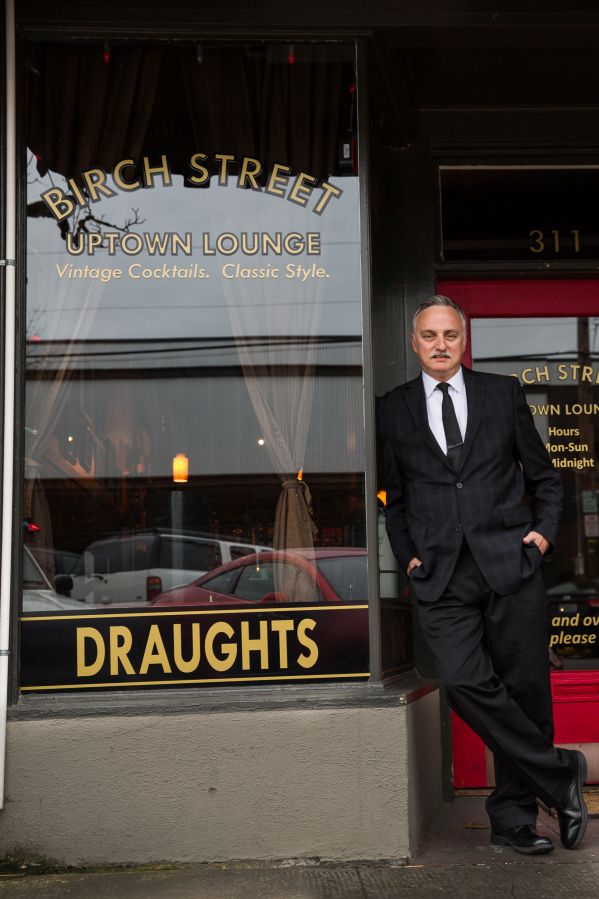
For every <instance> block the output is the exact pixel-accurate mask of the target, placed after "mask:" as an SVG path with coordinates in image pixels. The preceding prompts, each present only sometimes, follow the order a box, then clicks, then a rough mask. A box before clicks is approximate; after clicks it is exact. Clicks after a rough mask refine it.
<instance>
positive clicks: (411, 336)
mask: <svg viewBox="0 0 599 899" xmlns="http://www.w3.org/2000/svg"><path fill="white" fill-rule="evenodd" d="M410 339H411V341H412V349H413V350H414V352H415V353H417V352H418V350H417V349H416V342H415V340H414V332H413V331H412V333H411V334H410Z"/></svg>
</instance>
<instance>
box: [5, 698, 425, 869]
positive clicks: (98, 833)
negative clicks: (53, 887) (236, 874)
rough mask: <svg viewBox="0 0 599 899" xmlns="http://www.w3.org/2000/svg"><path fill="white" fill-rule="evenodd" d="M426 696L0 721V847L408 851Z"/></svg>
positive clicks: (237, 855) (189, 855) (280, 854)
mask: <svg viewBox="0 0 599 899" xmlns="http://www.w3.org/2000/svg"><path fill="white" fill-rule="evenodd" d="M436 695H437V694H436V693H435V694H429V697H433V698H429V697H423V699H420V700H419V701H418V702H416V703H413V704H412V705H409V706H407V707H406V706H395V707H392V708H389V707H387V708H358V709H324V710H322V709H319V710H306V711H296V710H294V711H283V710H279V711H253V712H240V713H237V712H229V713H223V714H211V715H202V714H191V715H173V716H168V717H160V716H148V717H133V718H124V717H114V718H113V717H99V718H77V719H54V720H46V721H11V722H9V727H8V747H7V781H6V788H7V789H6V792H7V798H6V805H5V809H4V811H2V812H0V853H2V854H3V853H4V852H6V851H11V850H15V849H21V850H25V851H26V852H29V853H36V854H40V855H43V856H46V857H52V858H56V859H59V860H61V861H64V862H68V863H71V864H81V863H88V864H91V863H113V864H116V863H121V864H125V863H137V864H143V863H149V862H159V861H181V862H183V861H215V860H221V859H222V860H224V859H244V858H255V859H274V858H287V857H293V858H297V857H302V856H303V857H310V856H319V857H321V858H326V859H337V860H342V859H345V860H349V859H357V858H361V859H381V858H394V859H399V858H402V857H405V856H408V855H409V854H410V842H411V841H410V832H411V831H410V826H409V821H408V808H411V809H412V814H413V815H416V816H417V817H418V820H419V821H420V820H421V819H422V816H421V815H420V812H419V811H418V800H417V796H416V793H414V795H413V796H412V795H411V793H410V785H409V782H408V770H409V767H410V765H411V767H412V769H413V770H414V771H415V773H416V777H417V782H418V784H420V782H422V781H423V779H424V781H426V776H425V772H424V770H423V763H422V762H421V763H419V764H418V765H416V763H415V762H412V763H410V762H409V757H410V752H411V750H409V749H408V746H409V743H410V741H409V739H408V733H407V723H408V722H410V727H412V728H413V729H414V734H417V735H418V737H417V740H418V742H420V740H421V739H426V742H427V743H429V742H430V736H431V735H430V734H428V733H425V731H426V730H427V728H429V729H430V723H431V722H430V719H431V714H430V708H431V705H432V704H434V701H435V700H434V696H436ZM420 710H422V712H423V713H424V714H420ZM437 718H438V716H437ZM433 738H434V739H435V738H436V737H434V734H433ZM412 742H413V741H412ZM415 783H416V782H415ZM418 789H419V790H420V791H421V787H419V788H418ZM417 791H418V790H417ZM419 828H420V829H421V825H420V824H419V825H418V827H417V828H416V831H414V829H413V828H412V832H413V833H415V832H420V830H419ZM412 841H413V840H412Z"/></svg>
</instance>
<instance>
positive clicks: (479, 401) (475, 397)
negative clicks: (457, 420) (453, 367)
mask: <svg viewBox="0 0 599 899" xmlns="http://www.w3.org/2000/svg"><path fill="white" fill-rule="evenodd" d="M462 371H463V373H464V384H465V385H466V401H467V403H468V424H467V426H466V439H465V440H464V448H463V450H462V456H461V458H460V467H459V469H458V472H459V471H461V470H462V468H463V467H464V463H465V462H466V459H467V458H468V455H469V453H470V450H471V449H472V444H473V443H474V438H475V437H476V432H477V431H478V426H479V425H480V420H481V417H482V414H483V406H484V404H485V383H484V380H483V379H482V378H478V377H477V376H476V373H475V372H473V371H471V370H470V369H469V368H462Z"/></svg>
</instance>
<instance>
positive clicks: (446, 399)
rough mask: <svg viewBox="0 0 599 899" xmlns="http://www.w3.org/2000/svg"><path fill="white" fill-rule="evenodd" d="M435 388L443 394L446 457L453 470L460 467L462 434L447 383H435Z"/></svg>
mask: <svg viewBox="0 0 599 899" xmlns="http://www.w3.org/2000/svg"><path fill="white" fill-rule="evenodd" d="M436 389H437V390H440V391H441V393H442V394H443V406H442V415H443V429H444V431H445V439H446V441H447V458H448V459H449V461H450V462H451V465H452V467H453V470H454V471H457V470H458V468H459V467H460V458H461V456H462V445H463V443H464V441H463V440H462V434H461V431H460V426H459V424H458V419H457V416H456V414H455V408H454V405H453V400H452V398H451V397H450V395H449V384H437V387H436Z"/></svg>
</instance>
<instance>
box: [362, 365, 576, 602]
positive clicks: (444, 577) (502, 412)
mask: <svg viewBox="0 0 599 899" xmlns="http://www.w3.org/2000/svg"><path fill="white" fill-rule="evenodd" d="M463 373H464V382H465V385H466V398H467V402H468V425H467V429H466V437H465V440H464V445H463V447H462V456H461V459H460V467H459V470H458V472H457V473H456V472H455V471H454V470H453V468H452V466H451V464H450V463H449V461H448V459H447V456H446V455H445V453H444V452H443V451H442V449H441V447H440V446H439V444H438V443H437V441H436V440H435V438H434V437H433V434H432V431H431V429H430V428H429V424H428V415H427V410H426V398H425V394H424V385H423V382H422V378H421V377H418V378H415V380H413V381H409V382H408V383H407V384H402V385H401V386H400V387H396V388H395V389H394V390H392V391H390V392H389V393H387V394H386V395H385V396H384V397H383V398H382V400H381V403H380V413H379V420H380V429H381V434H382V438H383V441H384V449H385V471H386V482H387V483H386V487H387V532H388V534H389V540H390V541H391V547H392V549H393V552H394V554H395V556H396V558H397V560H398V562H399V564H400V565H401V566H402V568H403V569H404V571H405V570H406V569H407V567H408V564H409V562H410V560H411V559H413V558H414V557H415V556H416V557H417V558H418V559H420V561H421V562H422V565H420V567H418V568H414V569H412V572H411V573H410V581H411V582H412V587H413V590H414V593H415V594H416V596H417V598H418V599H420V600H421V601H423V602H434V601H435V600H437V599H438V598H439V597H440V596H441V594H442V593H443V590H444V589H445V587H446V586H447V583H448V581H449V578H450V577H451V575H452V572H453V569H454V567H455V563H456V561H457V558H458V554H459V552H460V548H461V545H462V540H463V538H466V540H467V541H468V545H469V547H470V549H471V551H472V555H473V556H474V558H475V560H476V562H477V564H478V566H479V568H480V570H481V572H482V574H483V576H484V578H485V579H486V581H487V583H488V584H489V586H490V587H491V588H492V589H493V590H495V592H497V593H500V594H503V595H507V594H509V593H514V592H516V591H517V590H519V589H520V587H521V586H522V585H523V583H524V582H525V581H526V580H528V579H529V578H530V577H532V575H533V574H534V573H535V571H536V570H537V569H538V567H539V566H540V563H541V559H542V555H541V551H540V550H539V549H538V547H537V546H536V545H535V544H531V545H530V546H529V547H527V546H526V545H525V544H524V543H523V542H522V538H523V537H525V536H526V534H527V533H528V531H530V530H533V529H534V530H536V531H538V533H539V534H541V535H542V536H543V537H545V538H546V539H547V540H548V541H549V543H550V544H553V543H554V542H555V538H556V536H557V530H558V526H559V517H560V514H561V508H562V486H561V480H560V477H559V474H558V473H557V471H556V470H555V469H554V467H553V465H552V464H551V460H550V458H549V454H548V453H547V450H546V449H545V447H544V445H543V441H542V440H541V437H540V436H539V433H538V431H537V429H536V428H535V425H534V421H533V417H532V413H531V411H530V408H529V406H528V403H527V402H526V396H525V394H524V390H523V389H522V387H521V386H520V384H519V382H518V379H517V378H513V377H507V376H504V375H493V374H489V373H487V372H475V371H471V370H470V369H467V368H463ZM525 494H528V495H529V496H530V497H531V503H530V507H529V505H528V504H527V502H526V499H525ZM531 507H532V512H531Z"/></svg>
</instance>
